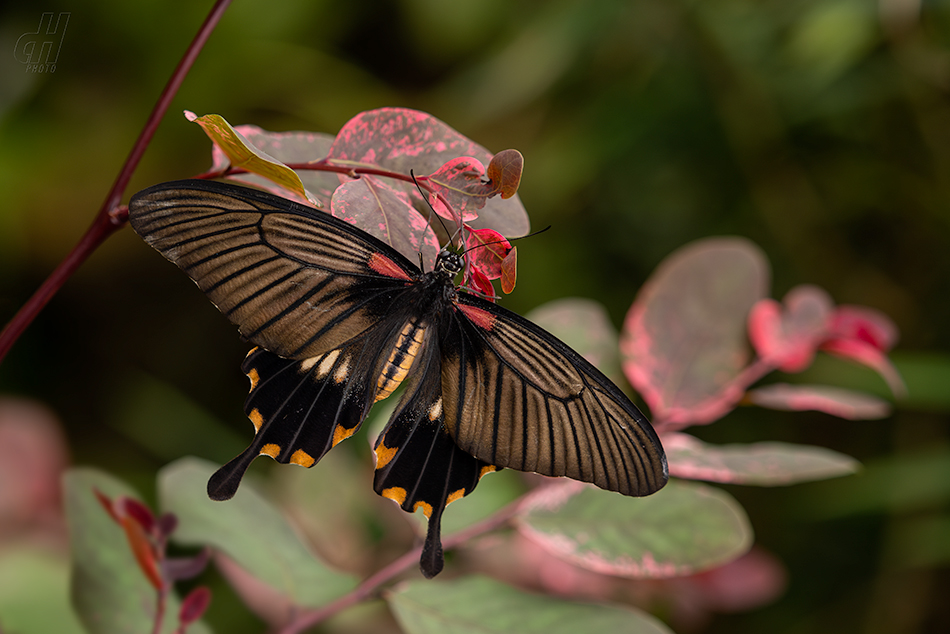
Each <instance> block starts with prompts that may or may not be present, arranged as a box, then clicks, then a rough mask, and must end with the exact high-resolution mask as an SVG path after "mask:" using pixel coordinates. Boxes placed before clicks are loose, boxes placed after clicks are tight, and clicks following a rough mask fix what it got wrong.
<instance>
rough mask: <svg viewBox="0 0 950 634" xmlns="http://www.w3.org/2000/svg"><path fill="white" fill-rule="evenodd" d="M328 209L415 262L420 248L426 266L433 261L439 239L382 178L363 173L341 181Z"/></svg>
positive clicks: (429, 268) (399, 194)
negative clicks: (362, 175) (343, 181)
mask: <svg viewBox="0 0 950 634" xmlns="http://www.w3.org/2000/svg"><path fill="white" fill-rule="evenodd" d="M330 212H331V213H332V214H333V216H335V217H336V218H340V219H341V220H345V221H346V222H349V223H350V224H352V225H355V226H357V227H359V228H360V229H362V230H363V231H365V232H367V233H369V234H370V235H372V236H374V237H376V238H379V239H380V240H382V241H383V242H385V243H386V244H388V245H389V246H391V247H393V248H394V249H396V250H397V251H399V252H400V253H402V254H403V255H404V256H406V257H407V258H409V261H410V262H413V263H416V262H418V261H419V253H420V252H421V253H422V254H423V262H424V263H425V265H426V267H427V269H426V270H431V268H432V265H433V264H434V263H435V258H436V255H437V254H438V252H439V243H438V239H437V238H436V236H435V234H434V233H433V232H432V229H431V228H430V227H429V224H428V223H427V222H426V219H425V218H423V217H422V214H420V213H419V212H418V211H416V209H415V208H414V207H413V206H412V205H410V204H409V203H408V202H407V201H406V199H405V195H404V194H402V193H401V192H397V191H395V190H393V189H392V188H391V187H389V185H388V184H387V183H386V182H385V181H384V180H382V179H379V178H375V177H372V176H364V177H362V178H358V179H356V180H352V181H348V182H346V183H343V184H342V185H340V186H339V187H338V188H337V190H336V191H335V192H333V198H332V200H331V202H330Z"/></svg>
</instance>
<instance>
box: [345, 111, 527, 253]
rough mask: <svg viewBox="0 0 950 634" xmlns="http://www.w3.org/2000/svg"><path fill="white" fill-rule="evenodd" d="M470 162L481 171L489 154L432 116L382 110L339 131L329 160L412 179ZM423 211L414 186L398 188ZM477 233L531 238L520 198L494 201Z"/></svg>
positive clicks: (483, 213) (482, 215) (360, 116)
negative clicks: (488, 230)
mask: <svg viewBox="0 0 950 634" xmlns="http://www.w3.org/2000/svg"><path fill="white" fill-rule="evenodd" d="M460 156H465V157H472V158H474V159H476V160H477V161H479V162H480V163H481V164H482V165H484V164H486V163H489V162H490V161H491V159H492V155H491V153H490V152H489V151H488V150H486V149H485V148H483V147H482V146H480V145H478V144H477V143H475V142H474V141H472V140H470V139H468V138H466V137H464V136H463V135H461V134H459V133H458V132H456V131H455V130H453V129H452V128H450V127H449V126H447V125H446V124H445V123H443V122H442V121H439V120H438V119H436V118H435V117H433V116H432V115H429V114H426V113H424V112H419V111H418V110H410V109H408V108H380V109H378V110H370V111H368V112H362V113H360V114H358V115H356V116H355V117H353V118H352V119H350V120H349V121H348V122H347V123H346V124H345V125H344V126H343V128H342V129H341V130H340V132H339V134H338V135H337V138H336V140H335V141H334V142H333V146H332V147H331V148H330V151H329V153H328V159H331V160H332V161H333V162H334V163H340V162H343V163H344V164H345V163H347V162H349V163H352V164H354V165H363V166H374V167H380V168H383V169H387V170H392V171H396V172H400V173H403V174H408V173H409V172H410V170H412V171H413V172H414V173H415V174H432V173H433V172H436V171H437V170H438V169H439V168H440V167H442V166H443V165H444V164H445V163H447V162H448V161H451V160H452V159H456V158H458V157H460ZM394 187H399V188H402V189H401V191H403V192H404V193H406V194H407V195H408V196H410V197H411V199H412V200H413V201H414V202H415V204H416V205H417V206H418V208H419V209H422V208H423V206H424V203H423V202H422V201H421V199H419V194H418V192H417V191H416V190H415V186H414V185H412V184H411V183H400V184H398V185H394ZM475 222H476V223H477V227H479V228H483V227H492V228H494V229H496V230H497V231H500V232H501V233H503V234H505V235H510V236H520V235H524V234H526V233H527V232H528V215H527V213H526V212H525V211H524V207H523V206H522V205H521V202H520V201H519V200H518V198H517V197H513V198H510V199H508V200H502V199H500V198H497V197H496V198H492V199H491V200H489V201H488V202H487V203H486V205H485V207H484V208H483V209H482V210H481V212H480V213H479V218H478V219H477V220H476V221H475Z"/></svg>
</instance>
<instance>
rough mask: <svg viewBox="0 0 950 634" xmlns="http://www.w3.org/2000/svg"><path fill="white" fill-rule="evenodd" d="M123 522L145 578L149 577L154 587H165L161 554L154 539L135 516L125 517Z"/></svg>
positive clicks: (158, 588) (133, 552)
mask: <svg viewBox="0 0 950 634" xmlns="http://www.w3.org/2000/svg"><path fill="white" fill-rule="evenodd" d="M121 524H122V528H123V529H124V530H125V537H126V539H128V540H129V546H131V547H132V554H133V555H134V556H135V561H137V562H138V564H139V568H141V569H142V572H143V573H144V574H145V578H146V579H148V581H149V583H151V584H152V587H153V588H155V589H156V590H161V589H162V588H163V587H164V583H163V581H162V573H161V570H160V566H159V562H158V558H159V555H158V553H157V552H156V551H155V546H154V544H153V543H152V540H151V539H149V536H148V535H147V534H146V533H145V531H144V530H143V528H142V525H141V524H139V523H138V522H137V521H136V520H134V519H133V518H131V517H126V518H123V519H122V522H121Z"/></svg>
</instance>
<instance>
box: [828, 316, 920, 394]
mask: <svg viewBox="0 0 950 634" xmlns="http://www.w3.org/2000/svg"><path fill="white" fill-rule="evenodd" d="M897 338H898V332H897V326H895V325H894V322H893V321H891V319H890V318H889V317H888V316H887V315H885V314H883V313H882V312H880V311H877V310H874V309H873V308H868V307H866V306H839V307H838V309H837V310H836V311H835V314H834V316H833V317H832V320H831V326H830V337H829V339H828V340H826V341H825V342H824V343H823V344H822V345H821V349H822V350H825V351H827V352H830V353H831V354H835V355H837V356H840V357H844V358H846V359H851V360H853V361H857V362H858V363H861V364H864V365H866V366H868V367H870V368H872V369H874V370H875V371H877V373H878V374H880V375H881V376H882V377H883V378H884V380H885V381H886V382H887V384H888V386H889V387H890V388H891V392H893V393H894V395H895V396H898V397H900V396H903V395H904V394H906V393H907V388H906V386H905V385H904V381H903V379H901V377H900V374H898V372H897V368H895V367H894V366H893V364H892V363H891V361H890V359H888V358H887V355H886V354H885V353H886V352H887V351H888V350H890V349H891V348H892V347H893V346H894V344H895V343H897Z"/></svg>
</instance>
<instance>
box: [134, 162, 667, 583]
mask: <svg viewBox="0 0 950 634" xmlns="http://www.w3.org/2000/svg"><path fill="white" fill-rule="evenodd" d="M129 221H130V223H131V225H132V228H133V229H134V230H135V231H136V233H138V234H139V235H140V236H141V237H142V238H144V239H145V241H146V242H147V243H148V244H150V245H151V246H152V247H154V248H155V249H157V250H158V251H159V252H160V253H161V254H162V255H164V256H165V257H166V258H167V259H168V260H170V261H172V262H173V263H175V264H176V265H178V267H179V268H181V269H182V270H183V271H184V272H185V273H186V274H187V275H188V276H189V277H191V279H192V280H194V281H195V283H196V284H197V285H198V287H199V288H200V289H201V290H202V291H204V293H205V294H206V295H207V296H208V298H209V299H210V300H211V301H212V302H213V303H214V305H215V306H216V307H217V308H218V310H220V311H221V312H222V313H223V314H224V315H225V316H226V317H227V318H228V319H229V320H230V321H231V322H232V323H234V324H235V325H237V327H238V330H239V331H240V333H241V335H242V336H243V337H244V338H245V339H247V340H249V341H251V342H252V343H254V344H256V346H257V347H255V348H254V349H253V350H251V352H250V353H249V354H248V355H247V357H246V358H245V359H244V362H243V364H242V369H243V371H244V372H245V373H246V374H247V376H248V378H249V379H250V381H251V388H250V393H249V394H248V397H247V401H246V402H245V411H246V412H247V415H248V417H249V418H250V420H251V422H252V423H253V424H254V429H255V436H254V439H253V441H252V442H251V444H250V445H249V446H248V448H247V449H246V450H245V451H243V452H242V453H241V454H240V455H238V456H237V457H235V458H234V459H233V460H231V461H230V462H228V463H227V464H225V465H224V466H223V467H221V468H220V469H219V470H218V471H217V472H216V473H215V474H214V475H213V476H212V477H211V479H210V481H209V482H208V494H209V496H210V497H211V498H212V499H215V500H226V499H229V498H231V497H232V496H233V495H234V494H235V492H236V491H237V489H238V486H239V484H240V482H241V478H242V477H243V475H244V473H245V471H246V470H247V468H248V466H249V465H250V464H251V462H252V461H253V460H254V459H255V458H256V457H258V456H260V455H268V456H270V457H271V458H273V459H275V460H277V461H278V462H281V463H293V464H297V465H301V466H304V467H310V466H312V465H314V464H315V463H316V462H317V461H318V460H320V458H321V457H322V456H323V455H324V454H325V453H326V452H327V451H328V450H329V449H331V448H332V447H333V446H335V445H336V444H337V443H339V442H341V441H342V440H344V439H345V438H348V437H349V436H351V435H353V433H354V432H356V431H357V429H358V428H359V426H360V424H361V423H362V422H363V421H364V420H365V419H366V417H367V415H368V414H369V411H370V408H371V407H372V406H373V404H374V403H375V402H377V401H379V400H382V399H384V398H386V397H388V396H389V395H390V394H392V393H393V391H394V390H395V389H396V388H397V387H399V386H400V385H403V384H404V391H403V392H402V395H401V397H400V399H399V401H398V404H397V406H396V408H395V411H394V413H393V414H392V417H391V418H390V420H389V422H388V424H387V425H386V427H385V428H384V430H383V431H382V433H381V434H380V435H379V437H378V438H377V440H376V444H375V458H376V467H375V477H374V485H373V486H374V489H375V491H376V492H377V493H378V494H379V495H382V496H384V497H387V498H389V499H391V500H393V501H395V502H396V503H397V504H399V506H401V507H402V509H403V510H405V511H408V512H415V511H418V510H422V512H423V513H424V514H425V515H426V516H427V518H428V530H427V533H426V538H425V542H424V546H423V551H422V557H421V560H420V567H421V569H422V572H423V574H424V575H425V576H426V577H432V576H434V575H436V574H438V573H439V572H440V571H441V569H442V567H443V564H444V558H443V553H442V543H441V535H440V533H441V517H442V512H443V511H444V509H445V507H446V505H448V504H449V503H450V502H453V501H455V500H457V499H459V498H461V497H463V496H465V495H468V494H469V493H471V492H472V490H474V489H475V486H476V485H477V484H478V481H479V479H480V478H481V477H482V476H483V475H485V474H486V473H489V472H491V471H495V470H497V469H499V468H503V467H509V468H512V469H518V470H520V471H533V472H537V473H541V474H544V475H547V476H566V477H569V478H573V479H576V480H581V481H584V482H591V483H593V484H595V485H597V486H598V487H600V488H602V489H607V490H610V491H617V492H619V493H622V494H624V495H632V496H643V495H649V494H651V493H654V492H655V491H657V490H659V489H660V488H661V487H662V486H663V485H664V484H665V483H666V481H667V479H668V469H667V463H666V456H665V454H664V452H663V448H662V446H661V444H660V441H659V439H658V438H657V435H656V433H655V432H654V430H653V428H652V427H651V425H650V423H649V422H648V421H647V419H646V418H645V417H644V416H643V414H641V413H640V411H639V410H638V409H637V407H636V406H635V405H634V404H633V403H632V402H630V400H629V399H628V398H627V397H626V396H625V395H624V394H623V392H621V390H620V389H619V388H617V387H616V386H615V385H614V384H613V383H612V382H611V381H610V380H609V379H607V378H606V377H605V376H604V375H603V374H601V372H600V371H598V370H597V369H596V368H595V367H594V366H593V365H591V364H590V363H589V362H588V361H586V360H585V359H584V358H583V357H582V356H581V355H579V354H578V353H577V352H575V351H574V350H572V349H571V348H570V347H568V346H567V345H566V344H565V343H563V342H561V341H560V340H558V339H557V338H556V337H554V336H553V335H552V334H550V333H548V332H547V331H545V330H543V329H541V328H539V327H538V326H536V325H535V324H533V323H531V322H530V321H528V320H526V319H524V318H523V317H521V316H519V315H517V314H515V313H513V312H511V311H509V310H506V309H505V308H503V307H501V306H498V305H496V304H495V303H493V302H490V301H487V300H486V299H483V298H482V297H479V296H478V295H475V294H472V293H468V292H466V291H464V290H462V289H460V288H458V287H457V286H456V284H455V279H456V277H457V276H458V274H459V273H461V272H462V269H463V266H464V261H463V259H462V256H461V255H460V254H458V253H455V252H453V251H452V250H450V249H443V250H442V251H441V252H440V253H439V255H438V257H437V259H436V261H435V265H434V267H433V268H432V270H431V271H428V272H423V271H422V270H420V268H419V267H418V266H416V265H414V264H413V263H412V262H410V261H409V260H408V259H407V258H406V257H405V256H403V255H402V254H400V253H399V252H397V251H396V250H395V249H393V248H392V247H390V246H389V245H387V244H385V243H384V242H382V241H380V240H378V239H376V238H374V237H373V236H371V235H369V234H367V233H365V232H364V231H362V230H360V229H358V228H357V227H355V226H353V225H351V224H348V223H346V222H344V221H342V220H339V219H337V218H334V217H333V216H331V215H330V214H327V213H324V212H320V211H316V210H314V209H312V208H309V207H306V206H303V205H300V204H298V203H295V202H292V201H289V200H286V199H284V198H280V197H278V196H274V195H272V194H268V193H265V192H262V191H258V190H254V189H249V188H246V187H240V186H236V185H232V184H228V183H221V182H212V181H202V180H185V181H177V182H170V183H164V184H160V185H156V186H153V187H150V188H148V189H145V190H143V191H141V192H139V193H138V194H136V195H135V196H133V197H132V200H131V201H130V203H129Z"/></svg>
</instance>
